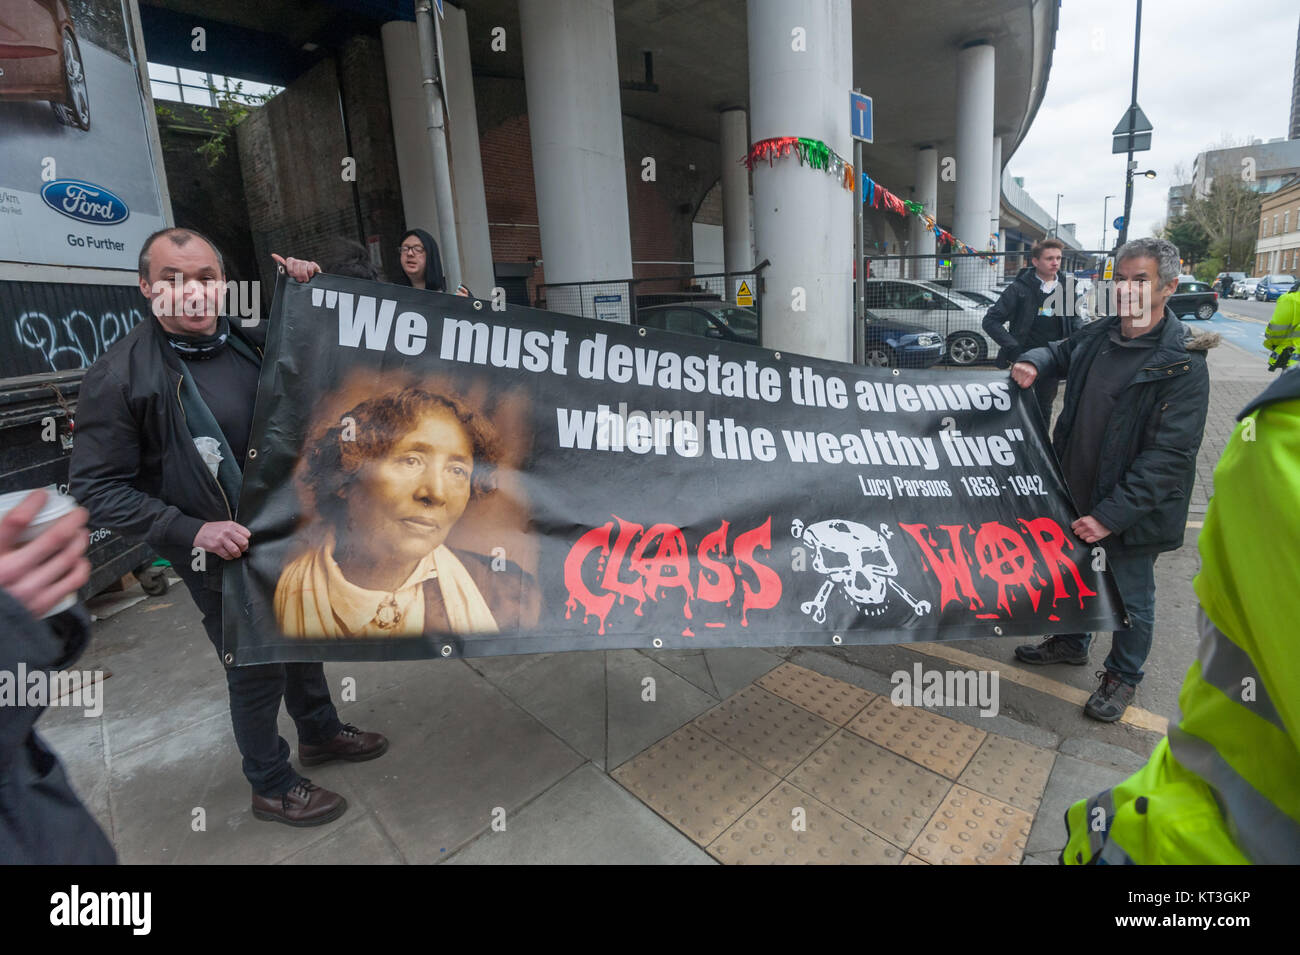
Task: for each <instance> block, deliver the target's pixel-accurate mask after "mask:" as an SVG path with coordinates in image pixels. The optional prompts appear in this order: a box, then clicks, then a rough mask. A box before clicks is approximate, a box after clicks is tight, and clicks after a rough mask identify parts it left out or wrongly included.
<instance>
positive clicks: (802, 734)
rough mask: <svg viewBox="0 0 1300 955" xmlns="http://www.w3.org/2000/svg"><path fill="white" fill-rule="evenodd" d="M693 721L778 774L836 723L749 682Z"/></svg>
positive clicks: (823, 738) (796, 761) (795, 762)
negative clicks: (748, 684) (733, 694)
mask: <svg viewBox="0 0 1300 955" xmlns="http://www.w3.org/2000/svg"><path fill="white" fill-rule="evenodd" d="M695 725H696V726H698V727H699V728H700V729H702V730H704V731H705V732H706V733H708V734H709V735H710V736H713V737H715V738H716V739H717V740H718V741H719V742H722V743H725V744H727V745H728V746H730V747H731V748H732V749H734V750H738V751H739V752H740V753H742V754H743V755H745V756H748V757H749V758H750V759H752V760H754V762H756V763H758V764H759V765H760V766H762V767H763V768H764V769H766V770H767V771H768V772H772V773H776V774H777V775H778V776H784V775H785V774H786V773H788V772H789V771H790V770H792V769H794V768H795V766H797V765H798V764H799V762H800V761H801V760H802V759H803V758H804V757H805V756H807V755H808V754H809V753H811V752H812V751H813V750H815V749H816V748H817V747H818V746H820V745H821V744H822V743H824V742H826V740H827V739H829V738H830V736H831V734H832V733H834V732H835V729H836V727H835V725H834V724H832V723H828V722H826V721H825V720H824V719H822V718H821V717H819V716H815V715H814V714H812V713H809V712H808V711H807V710H805V709H804V708H803V707H800V706H795V705H794V704H793V703H790V702H789V701H787V700H783V699H781V698H780V697H779V696H773V695H772V694H771V693H768V692H767V691H766V690H764V689H762V688H761V687H758V686H754V685H752V684H751V685H750V686H747V687H745V688H744V689H743V690H741V691H740V692H739V693H737V694H736V695H735V696H732V697H730V698H729V699H727V700H724V701H723V702H722V703H719V704H718V705H717V706H715V707H714V708H713V709H711V710H709V712H707V713H705V714H704V715H703V716H701V717H699V718H698V719H697V720H696V721H695Z"/></svg>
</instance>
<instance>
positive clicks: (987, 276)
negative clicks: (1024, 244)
mask: <svg viewBox="0 0 1300 955" xmlns="http://www.w3.org/2000/svg"><path fill="white" fill-rule="evenodd" d="M1109 254H1111V253H1109V252H1094V251H1076V250H1073V249H1069V250H1066V252H1065V256H1064V258H1063V260H1062V262H1061V271H1060V275H1061V276H1062V277H1064V276H1066V275H1073V276H1074V277H1075V278H1076V279H1083V278H1097V277H1099V273H1100V270H1101V268H1102V266H1103V265H1104V264H1105V260H1106V256H1107V255H1109ZM1032 264H1033V263H1032V262H1031V261H1030V257H1029V250H1028V249H1023V250H1018V251H1014V252H983V253H978V254H972V253H961V254H958V253H952V254H949V255H943V254H939V255H880V256H875V255H869V256H867V259H866V267H865V268H864V270H863V271H864V273H865V274H866V276H867V278H868V279H912V280H917V281H926V282H933V283H934V284H936V285H940V286H942V287H944V288H948V289H953V290H954V291H957V292H962V293H967V292H969V293H973V297H974V298H975V299H976V300H977V301H981V302H984V301H990V297H991V299H996V298H997V296H998V295H999V294H1000V293H1001V290H1002V289H1003V288H1005V287H1006V286H1007V285H1009V284H1010V283H1011V282H1012V281H1013V280H1014V279H1015V277H1016V275H1017V274H1019V272H1020V270H1021V269H1025V268H1028V267H1030V266H1031V265H1032ZM867 307H868V308H870V305H868V306H867Z"/></svg>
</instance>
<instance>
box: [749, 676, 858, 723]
mask: <svg viewBox="0 0 1300 955" xmlns="http://www.w3.org/2000/svg"><path fill="white" fill-rule="evenodd" d="M758 684H759V686H762V687H763V688H764V689H766V690H769V691H771V692H772V693H775V694H776V695H777V696H779V697H782V698H783V699H786V700H789V701H790V702H791V703H796V704H798V705H799V706H802V707H803V708H804V709H805V710H809V711H810V712H813V713H816V714H817V715H818V716H820V717H821V718H822V719H824V720H828V721H829V722H831V723H834V724H835V725H836V726H843V725H844V724H845V723H847V722H848V721H849V720H851V719H853V717H854V716H856V715H857V714H858V713H859V712H860V711H861V710H862V708H863V707H864V706H866V705H867V704H868V703H870V702H871V701H872V700H874V699H875V698H876V694H874V693H872V692H871V691H870V690H864V689H862V688H861V687H857V686H854V685H853V684H852V683H845V682H844V681H843V680H837V679H835V678H834V677H829V676H823V675H822V674H820V673H818V672H817V671H815V670H809V669H808V668H807V667H801V666H796V665H795V664H793V663H782V664H781V665H780V666H779V667H777V668H776V669H775V670H770V671H768V672H767V673H765V674H764V675H763V676H761V677H759V679H758Z"/></svg>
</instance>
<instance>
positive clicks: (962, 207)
mask: <svg viewBox="0 0 1300 955" xmlns="http://www.w3.org/2000/svg"><path fill="white" fill-rule="evenodd" d="M994 61H995V58H994V54H993V47H992V46H991V45H990V44H988V43H987V42H985V41H982V40H980V41H974V42H973V43H972V44H971V45H969V46H966V47H964V48H963V49H961V50H960V51H959V52H958V53H957V156H956V159H957V168H956V175H957V182H956V185H957V195H956V202H955V207H954V210H953V217H952V219H953V222H952V234H953V236H954V237H955V238H957V239H960V240H961V241H963V242H965V243H966V244H968V245H972V246H974V247H975V248H977V249H981V248H983V247H984V246H985V245H986V244H987V243H988V232H989V222H990V221H991V219H992V216H991V210H990V209H989V192H990V189H989V182H990V180H991V179H992V176H993V170H992V168H991V167H992V165H993V89H994V86H993V84H994V75H993V70H994ZM953 262H954V267H953V288H958V289H960V288H979V287H980V278H981V276H982V274H983V271H984V270H985V269H987V268H988V265H987V264H985V263H984V262H982V261H981V260H979V259H972V258H963V259H954V260H953Z"/></svg>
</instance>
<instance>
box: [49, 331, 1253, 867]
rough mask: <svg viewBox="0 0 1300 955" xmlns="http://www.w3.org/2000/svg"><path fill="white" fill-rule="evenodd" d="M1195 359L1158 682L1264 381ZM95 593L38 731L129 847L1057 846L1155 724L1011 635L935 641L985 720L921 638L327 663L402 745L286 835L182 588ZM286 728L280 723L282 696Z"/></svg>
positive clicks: (957, 855)
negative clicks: (943, 694)
mask: <svg viewBox="0 0 1300 955" xmlns="http://www.w3.org/2000/svg"><path fill="white" fill-rule="evenodd" d="M1211 369H1212V398H1211V408H1210V420H1209V424H1208V425H1207V428H1206V437H1205V443H1204V446H1203V448H1202V450H1201V455H1200V462H1199V464H1198V480H1197V485H1196V491H1195V494H1194V497H1193V501H1192V504H1193V515H1192V518H1191V523H1190V525H1189V527H1191V528H1192V529H1191V530H1190V531H1189V536H1188V544H1187V545H1186V546H1185V547H1184V548H1183V551H1188V552H1189V553H1188V554H1184V553H1183V551H1179V552H1176V553H1175V554H1174V555H1171V557H1170V558H1169V559H1168V560H1167V561H1164V562H1162V566H1163V567H1164V568H1165V570H1164V571H1163V574H1164V575H1165V576H1163V577H1161V578H1160V579H1161V587H1162V588H1164V587H1171V588H1175V589H1176V592H1177V594H1178V595H1179V598H1178V599H1177V600H1170V601H1168V602H1167V603H1166V604H1165V606H1167V607H1170V608H1171V609H1169V610H1166V611H1163V612H1162V618H1161V620H1160V621H1159V628H1158V633H1157V638H1158V641H1160V642H1161V646H1166V647H1168V646H1173V645H1176V652H1175V651H1173V650H1171V651H1168V652H1170V653H1172V654H1173V656H1172V657H1171V659H1170V662H1169V664H1168V665H1166V666H1164V667H1163V669H1164V670H1165V671H1168V672H1164V673H1162V674H1161V676H1162V678H1163V679H1165V680H1166V681H1168V689H1167V693H1166V695H1167V697H1168V699H1169V700H1172V699H1173V695H1174V693H1175V690H1176V685H1177V683H1178V682H1181V678H1182V673H1183V672H1185V670H1186V666H1187V663H1188V662H1190V659H1191V657H1192V656H1193V655H1194V650H1195V642H1194V635H1193V634H1192V629H1193V628H1192V624H1191V620H1192V618H1193V611H1192V608H1191V607H1189V606H1186V605H1185V604H1186V599H1187V598H1186V597H1184V596H1182V595H1183V594H1184V593H1185V592H1186V591H1188V590H1189V586H1188V581H1189V580H1190V575H1191V574H1192V573H1194V563H1195V560H1194V544H1195V527H1196V526H1199V517H1198V514H1199V513H1203V511H1204V506H1205V503H1206V502H1207V501H1208V495H1209V493H1210V473H1211V471H1212V468H1213V464H1214V462H1215V461H1216V460H1217V459H1218V455H1219V453H1220V452H1221V451H1222V448H1223V444H1224V443H1225V442H1226V440H1227V437H1228V435H1229V434H1230V433H1231V430H1232V427H1233V419H1234V417H1235V415H1236V413H1237V411H1239V410H1240V408H1241V407H1242V406H1243V405H1244V404H1245V403H1246V402H1247V401H1248V400H1249V399H1250V398H1251V397H1253V396H1254V395H1255V394H1257V393H1258V392H1259V391H1260V390H1261V388H1262V387H1263V386H1264V385H1266V384H1267V383H1268V381H1269V380H1270V378H1269V376H1268V374H1267V372H1266V371H1264V370H1263V367H1262V362H1260V361H1258V360H1257V359H1256V358H1255V357H1253V356H1250V355H1248V354H1246V353H1245V352H1242V351H1240V350H1239V349H1235V348H1232V347H1231V346H1224V347H1222V348H1219V349H1215V350H1214V351H1213V352H1212V353H1211ZM1159 573H1161V571H1158V574H1159ZM1169 575H1173V577H1176V578H1177V579H1172V578H1171V577H1170V576H1169ZM1180 600H1181V601H1182V603H1180V602H1179V601H1180ZM132 601H135V602H132ZM109 605H115V607H116V609H117V611H118V612H116V613H114V614H113V615H112V616H111V617H108V618H107V619H104V620H101V621H100V622H98V623H97V624H96V633H95V640H94V642H93V644H92V647H91V650H90V652H89V653H88V655H87V656H86V657H85V658H84V659H83V660H82V661H81V662H80V663H79V664H78V668H79V669H92V670H93V669H102V670H104V671H106V673H109V674H111V675H110V676H109V678H108V679H107V680H106V682H105V684H104V712H103V715H102V716H99V717H96V718H86V717H83V716H82V715H81V711H79V710H72V709H63V708H57V707H56V708H53V709H51V710H50V711H49V712H48V713H47V714H46V715H45V716H44V717H43V718H42V720H41V722H40V724H39V729H40V731H41V732H42V733H43V734H44V735H45V736H46V738H47V740H48V741H49V742H50V743H51V744H52V745H53V746H54V748H55V749H56V751H57V752H58V753H59V754H60V756H61V757H62V758H63V760H64V761H65V763H66V764H67V766H68V770H69V774H70V776H71V778H72V780H73V783H74V785H75V786H76V788H77V789H78V791H79V792H80V793H81V794H82V796H83V798H84V799H85V801H86V803H87V805H89V806H90V808H91V810H92V812H94V814H95V815H96V817H97V818H98V819H99V820H100V823H101V824H102V825H103V827H104V829H105V831H106V832H107V833H108V834H109V835H110V837H111V838H112V840H113V842H114V844H115V845H116V846H117V848H118V852H119V854H120V857H121V859H122V861H123V862H127V863H157V862H187V863H232V862H233V863H278V862H292V863H333V862H348V863H437V862H443V861H447V862H452V863H485V862H517V863H619V862H626V863H701V864H709V863H714V862H724V863H743V862H837V861H845V862H871V863H885V864H895V863H940V862H943V863H951V862H974V863H1022V864H1025V863H1028V864H1033V863H1055V861H1056V859H1057V855H1058V854H1059V852H1060V850H1061V848H1062V847H1063V845H1064V841H1065V831H1064V827H1063V824H1062V815H1063V813H1064V811H1065V809H1066V807H1067V806H1068V805H1069V804H1070V803H1071V802H1073V801H1074V800H1076V799H1079V798H1083V797H1085V796H1088V795H1091V794H1093V793H1096V792H1098V791H1100V790H1102V789H1105V788H1107V787H1109V786H1112V785H1114V784H1115V783H1116V782H1118V781H1119V780H1121V779H1123V778H1124V777H1125V776H1127V775H1128V774H1129V773H1131V772H1132V771H1133V770H1134V769H1136V768H1137V767H1138V766H1140V765H1141V764H1142V763H1143V762H1144V760H1145V757H1146V755H1147V754H1148V753H1149V752H1150V750H1151V748H1152V747H1153V746H1154V745H1155V743H1156V741H1157V740H1158V739H1159V738H1160V736H1161V735H1162V734H1161V733H1160V732H1158V731H1156V730H1153V729H1152V728H1151V724H1150V721H1149V720H1148V721H1147V722H1143V721H1141V720H1139V721H1136V722H1130V723H1126V724H1112V725H1102V724H1097V723H1094V722H1092V721H1090V720H1087V719H1086V718H1085V717H1083V715H1082V714H1081V713H1080V712H1079V707H1078V703H1077V702H1076V701H1073V698H1072V697H1071V693H1076V694H1077V692H1078V686H1079V685H1081V681H1082V682H1086V678H1087V674H1084V673H1083V671H1082V669H1081V668H1071V667H1053V668H1036V670H1041V672H1035V674H1033V677H1034V678H1033V679H1032V680H1028V679H1027V678H1025V677H1023V676H1022V675H1020V674H1017V673H1013V672H1012V671H1014V670H1015V669H1016V668H1015V666H1014V665H1013V664H1012V663H1011V662H1009V661H1010V659H1011V657H1010V650H1011V647H1012V645H1013V642H1009V641H1007V640H987V641H962V642H961V643H959V644H955V645H954V644H942V645H936V646H941V647H945V648H947V647H954V648H960V649H961V650H962V652H974V653H981V654H983V657H982V659H984V660H986V661H987V662H988V666H989V667H990V668H997V669H999V670H1000V671H1001V672H1002V673H1003V674H1004V675H1005V676H1004V679H1003V681H1002V683H1001V706H1000V711H999V712H998V714H997V715H994V716H981V715H980V711H979V709H978V708H976V707H973V706H966V707H960V706H945V707H933V708H913V707H897V706H894V705H893V703H892V702H891V701H890V699H889V694H890V691H891V689H892V687H891V683H890V675H891V674H892V673H894V672H896V671H899V670H903V671H910V670H911V668H912V667H913V666H914V665H915V664H916V663H918V662H919V663H921V664H922V665H923V666H924V667H925V668H927V669H931V670H937V671H940V672H943V671H947V670H950V669H953V670H955V669H961V666H960V665H954V664H951V663H950V662H949V661H946V660H945V659H943V655H942V654H936V653H935V652H934V646H928V647H922V648H921V649H914V648H912V647H909V646H889V647H843V648H825V649H817V648H797V649H791V648H770V649H731V650H701V651H644V652H641V651H634V650H620V651H593V652H578V653H564V654H540V655H531V656H515V657H494V658H484V659H476V660H468V661H464V660H450V661H446V660H431V661H419V662H392V663H374V664H329V665H327V666H326V673H327V676H328V678H329V681H330V684H331V687H332V688H333V690H334V694H335V699H336V701H338V702H339V710H340V715H341V716H342V717H343V719H344V720H346V721H350V722H353V723H356V724H357V725H359V726H361V727H363V728H365V729H375V730H380V731H382V732H384V733H386V734H387V735H388V736H389V738H390V740H391V742H392V746H391V749H390V751H389V752H388V753H387V754H385V755H384V756H383V757H382V758H381V759H379V760H375V761H372V762H367V763H358V764H347V763H343V764H327V765H325V766H321V767H318V768H316V769H314V770H312V771H311V773H310V775H311V777H312V778H313V780H314V781H315V782H317V783H319V784H321V785H323V786H326V787H328V788H331V789H335V790H338V791H339V792H341V793H343V794H344V795H345V796H346V798H347V799H348V802H349V804H350V808H349V810H348V812H347V814H346V815H345V816H344V817H343V818H342V819H341V820H339V821H337V822H335V823H333V824H330V825H327V826H325V827H322V828H318V829H306V830H298V829H291V828H289V827H286V826H282V825H278V824H275V823H266V822H260V821H258V820H256V819H254V818H253V817H252V815H251V814H250V813H249V811H248V807H249V790H248V787H247V784H246V783H245V781H244V779H243V776H242V774H241V772H240V768H239V767H240V759H239V755H238V753H237V751H236V749H235V745H234V740H233V737H232V734H231V730H230V718H229V714H228V710H227V703H226V689H225V679H224V676H223V673H222V670H221V667H220V665H219V664H218V662H217V660H216V657H215V655H214V654H213V652H212V648H211V646H210V644H209V643H208V641H207V639H206V637H205V636H204V634H203V630H202V626H201V624H200V622H199V614H198V612H197V611H196V610H195V608H194V606H193V604H192V602H191V601H190V598H189V595H188V594H187V593H186V592H185V590H184V588H183V587H181V586H180V585H179V584H177V585H174V586H173V589H172V590H171V591H170V593H168V594H167V595H165V596H162V597H156V598H144V596H143V594H140V593H135V594H126V595H123V596H122V597H118V598H110V599H108V600H101V601H100V602H99V603H98V606H100V607H101V610H102V612H107V610H104V609H103V608H105V607H107V606H109ZM1184 618H1185V619H1184ZM950 656H952V655H951V654H950ZM953 659H958V661H959V662H960V660H961V658H959V657H953ZM1097 659H1100V656H1099V655H1098V656H1097ZM1054 670H1056V671H1059V670H1066V671H1069V672H1066V673H1059V672H1052V671H1054ZM1059 681H1066V682H1065V683H1060V682H1059ZM1147 682H1154V680H1148V681H1147ZM1067 684H1072V685H1067ZM1141 693H1142V694H1152V695H1153V698H1154V694H1155V690H1148V688H1147V687H1146V685H1145V684H1144V687H1143V689H1142V691H1141ZM1161 699H1165V697H1161ZM1138 704H1139V705H1140V706H1152V705H1153V704H1152V703H1150V702H1145V701H1144V699H1143V697H1142V696H1141V694H1140V696H1139V700H1138ZM1156 708H1157V709H1158V710H1159V713H1158V715H1159V716H1163V717H1166V718H1172V717H1173V716H1175V712H1174V709H1173V704H1172V703H1168V705H1164V704H1162V705H1160V706H1158V707H1156ZM1149 715H1150V714H1148V716H1149ZM281 733H282V734H283V735H284V736H285V738H286V739H287V740H288V741H289V742H290V744H291V745H295V744H296V738H295V735H294V732H293V727H292V724H291V723H290V722H289V720H288V719H287V717H286V716H284V715H283V714H282V716H281ZM295 749H296V746H295ZM295 758H296V753H295Z"/></svg>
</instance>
